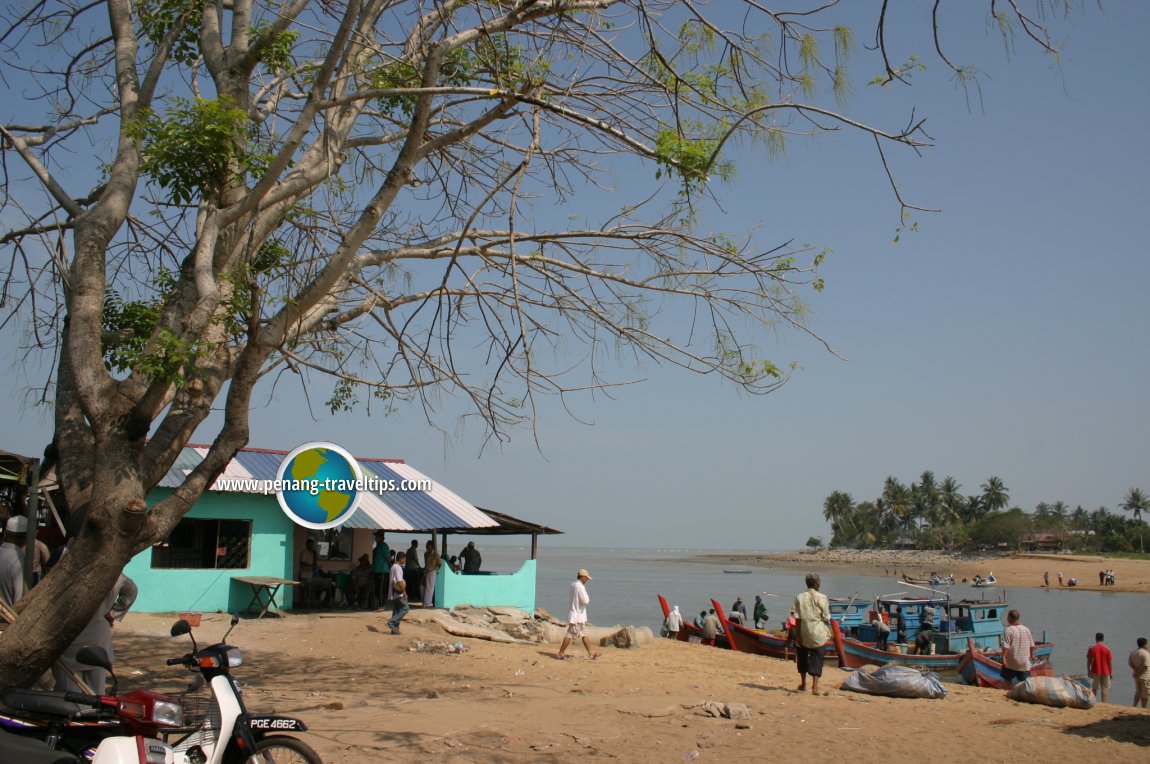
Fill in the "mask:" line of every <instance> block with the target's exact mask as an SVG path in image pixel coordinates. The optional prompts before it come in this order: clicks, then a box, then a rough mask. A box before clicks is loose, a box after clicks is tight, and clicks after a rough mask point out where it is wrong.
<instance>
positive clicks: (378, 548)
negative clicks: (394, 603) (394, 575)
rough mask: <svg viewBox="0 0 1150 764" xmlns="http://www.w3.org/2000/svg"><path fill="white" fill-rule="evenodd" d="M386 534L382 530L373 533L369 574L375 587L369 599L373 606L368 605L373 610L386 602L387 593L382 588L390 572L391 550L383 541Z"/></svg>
mask: <svg viewBox="0 0 1150 764" xmlns="http://www.w3.org/2000/svg"><path fill="white" fill-rule="evenodd" d="M385 538H386V534H385V533H384V532H383V531H382V530H378V531H376V532H375V549H374V550H372V553H371V572H372V575H373V576H375V586H373V587H372V593H371V599H372V600H374V601H375V604H374V605H372V603H370V602H369V603H368V605H369V606H371V607H374V608H375V609H377V610H378V609H380V608H382V607H383V603H384V602H385V601H386V597H387V591H386V590H385V589H384V587H385V586H386V585H387V574H388V572H389V571H390V570H391V563H390V558H391V548H390V547H388V545H387V542H386V541H384V539H385Z"/></svg>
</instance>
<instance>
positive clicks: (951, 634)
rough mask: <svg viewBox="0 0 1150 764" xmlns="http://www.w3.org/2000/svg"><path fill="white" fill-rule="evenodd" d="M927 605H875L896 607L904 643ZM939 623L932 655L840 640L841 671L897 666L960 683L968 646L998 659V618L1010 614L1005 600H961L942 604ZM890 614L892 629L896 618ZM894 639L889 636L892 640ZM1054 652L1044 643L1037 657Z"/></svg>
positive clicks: (916, 601)
mask: <svg viewBox="0 0 1150 764" xmlns="http://www.w3.org/2000/svg"><path fill="white" fill-rule="evenodd" d="M929 602H930V601H929V600H925V599H922V598H895V597H891V596H887V597H885V598H884V597H880V598H879V600H878V602H877V604H878V605H879V606H880V607H883V608H893V607H895V606H897V607H899V608H900V609H901V611H902V614H903V616H904V618H905V620H906V625H907V629H906V631H907V636H908V639H909V638H911V637H912V635H915V634H917V633H918V631H919V624H920V622H921V620H922V609H923V607H924V606H926V605H928V604H929ZM938 604H940V605H941V613H942V617H941V619H940V620H939V622H938V623H936V624H935V628H934V629H933V639H932V640H931V645H932V647H933V649H934V652H933V654H931V655H913V654H909V653H908V650H909V648H910V645H906V644H897V643H896V644H894V645H893V646H891V648H890V649H887V650H880V649H879V648H878V647H876V646H875V645H873V644H868V643H866V642H864V641H862V640H860V639H854V638H851V637H849V636H843V637H842V646H841V652H840V656H839V659H840V665H842V666H843V667H844V668H860V667H862V666H865V665H874V666H886V665H888V664H897V665H903V666H914V667H916V668H921V669H927V670H930V671H934V672H936V673H938V674H940V675H942V676H943V677H944V678H947V679H950V680H952V681H958V680H959V677H960V676H961V674H960V672H959V668H958V664H959V663H960V661H961V660H962V659H963V656H964V655H965V654H966V651H967V649H968V644H969V642H973V643H974V645H975V647H976V649H978V650H981V651H982V653H981V654H982V655H985V656H986V657H987V658H989V659H992V660H993V659H998V658H1000V657H1001V655H1002V651H1001V649H1000V647H999V645H1000V644H1001V639H1002V635H1003V633H1004V631H1005V627H1004V626H1003V625H1002V621H1001V619H1002V617H1003V616H1005V615H1006V613H1007V611H1008V609H1009V608H1008V605H1007V604H1006V602H1005V601H1004V600H999V601H985V600H960V601H958V602H942V603H938ZM884 612H890V613H891V615H890V618H891V623H892V625H893V623H894V619H895V615H894V613H893V612H891V611H889V610H884ZM873 630H874V627H873V626H865V627H862V628H860V629H859V635H860V636H861V637H862V638H863V639H865V638H867V637H868V636H869V635H870V633H871V632H872V631H873ZM893 636H894V635H893V634H892V637H893ZM1053 651H1054V645H1052V644H1051V643H1049V642H1047V641H1045V639H1043V641H1042V642H1039V643H1038V645H1037V648H1036V652H1037V655H1038V657H1040V658H1048V657H1049V656H1050V655H1051V653H1053Z"/></svg>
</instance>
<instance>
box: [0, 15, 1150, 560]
mask: <svg viewBox="0 0 1150 764" xmlns="http://www.w3.org/2000/svg"><path fill="white" fill-rule="evenodd" d="M975 21H977V22H978V23H973V24H970V25H969V28H958V27H952V30H953V34H954V35H956V36H955V37H952V46H953V50H955V51H956V57H957V58H958V59H960V60H961V61H964V62H965V61H976V62H978V64H979V65H980V67H981V68H982V69H983V70H984V71H985V72H986V74H987V75H988V77H987V78H984V80H983V86H982V106H981V107H980V106H979V105H978V104H977V103H975V104H974V106H973V108H968V104H967V100H966V98H965V97H964V95H963V93H962V92H961V91H960V90H958V89H956V88H955V87H954V86H953V85H952V84H951V82H950V78H949V77H948V76H947V75H946V73H945V72H944V71H942V66H941V65H940V64H938V63H937V62H936V61H934V60H929V61H928V63H929V66H930V68H928V70H927V72H926V73H924V74H922V75H921V76H919V77H917V78H916V85H915V87H913V88H910V89H909V90H906V89H901V88H892V89H890V90H889V91H883V92H876V89H875V88H868V87H866V85H865V84H864V83H865V82H866V81H867V80H869V79H870V78H871V77H872V76H873V74H874V72H873V71H872V70H870V69H868V68H866V67H865V66H864V65H860V64H856V65H855V70H854V75H855V77H854V79H855V83H856V87H855V90H856V92H855V94H854V96H853V97H852V107H853V108H858V109H859V113H861V114H862V115H863V116H864V117H866V118H868V119H873V120H876V121H877V120H882V121H883V122H884V124H886V125H901V122H902V119H903V117H902V116H901V115H904V114H905V113H906V110H907V108H908V106H909V105H910V104H915V105H917V107H918V113H919V115H920V116H927V117H928V122H927V129H928V131H929V132H930V133H931V135H932V136H933V137H934V138H935V139H936V141H937V146H936V147H935V148H932V149H930V150H928V151H927V152H926V155H925V157H923V158H921V159H912V158H911V157H909V156H904V155H898V156H897V157H896V159H895V169H896V171H897V172H898V179H899V182H900V187H901V188H902V189H903V191H904V193H905V194H906V195H907V196H908V197H909V198H910V199H911V200H912V201H914V202H916V203H921V204H923V205H924V206H929V207H940V208H942V210H943V211H942V212H941V213H937V214H930V215H926V214H919V215H916V216H915V220H916V221H918V223H919V231H918V233H915V234H909V235H903V236H902V238H901V241H900V242H899V243H898V244H893V243H892V239H893V238H894V233H895V227H896V225H897V223H898V209H897V205H896V203H895V201H894V199H893V198H892V195H891V193H890V191H889V189H888V188H887V187H886V185H885V180H884V178H883V176H882V169H881V167H880V165H879V164H878V161H877V158H876V157H875V155H874V152H873V150H872V149H871V148H870V144H869V142H868V141H867V140H863V139H861V138H859V137H858V136H850V135H846V134H841V135H835V136H829V137H824V138H822V139H819V140H818V141H817V142H816V143H808V144H802V143H799V142H798V141H792V142H791V143H790V144H789V146H788V150H787V153H786V156H785V157H784V158H783V159H782V160H780V161H777V162H767V160H766V159H765V158H764V157H762V156H758V155H755V154H753V153H750V152H748V151H744V152H742V153H740V154H739V155H738V178H737V179H736V180H735V181H734V182H732V183H730V184H728V185H726V186H722V187H719V188H718V189H717V192H716V193H717V196H718V198H719V205H718V207H715V208H708V209H706V210H705V213H706V214H705V216H704V218H703V225H704V226H705V227H712V228H714V229H723V230H736V231H738V230H746V229H748V228H751V227H752V226H756V225H758V226H760V227H761V228H760V231H759V234H758V235H759V241H760V243H762V244H765V245H766V244H770V243H771V242H777V241H782V240H784V239H788V238H791V237H794V238H795V239H796V240H797V241H799V242H810V243H812V244H814V245H817V246H820V247H830V248H832V249H833V250H834V254H833V255H832V256H831V257H829V258H828V260H827V263H826V265H825V266H824V268H823V271H822V275H823V277H824V278H825V279H826V282H827V288H826V290H825V291H824V292H822V293H821V294H818V295H815V296H813V297H812V298H810V300H809V303H810V307H811V318H810V326H811V328H812V329H813V330H814V331H815V332H817V333H818V334H819V335H820V336H821V337H823V338H824V339H826V340H827V342H828V343H829V344H830V345H831V347H833V348H834V349H835V351H836V352H837V353H838V354H839V355H841V356H842V358H838V357H835V356H834V355H831V354H829V353H827V352H826V351H825V350H824V349H822V348H821V346H819V345H818V343H816V342H813V341H812V340H810V339H809V338H806V337H803V336H801V335H798V334H795V333H793V332H790V333H786V332H784V333H781V334H780V335H778V336H777V337H775V336H769V337H767V338H766V339H765V340H764V341H763V342H762V343H761V347H762V349H763V350H764V351H765V352H766V353H767V354H768V355H770V357H772V358H773V359H775V360H777V361H782V362H787V361H790V360H795V361H798V362H799V364H800V365H801V370H800V371H799V372H797V373H796V374H795V376H794V378H793V379H792V381H791V382H790V383H789V384H787V385H786V386H785V387H784V388H783V389H782V390H780V391H778V392H776V393H774V394H771V395H768V396H766V397H753V396H748V395H746V394H742V393H739V392H738V391H736V390H735V389H733V388H732V387H730V386H727V385H723V384H721V383H719V382H718V381H717V380H714V379H709V378H697V377H693V376H691V375H688V374H686V373H684V372H680V371H677V370H674V369H660V368H656V367H648V368H646V369H644V370H643V376H645V377H646V378H647V381H646V382H645V383H644V384H641V385H637V386H633V387H629V388H623V389H619V390H617V391H615V392H614V393H613V394H612V396H613V397H610V398H609V397H607V396H604V395H597V396H594V397H593V398H592V397H588V398H586V399H583V400H578V401H576V402H575V403H574V405H573V410H574V411H575V413H576V414H577V415H578V416H579V418H580V419H581V420H583V422H590V423H591V424H590V425H588V424H584V423H582V422H580V421H577V420H576V419H573V418H572V417H571V416H570V415H568V414H567V413H566V412H565V411H564V409H563V408H562V407H561V406H559V405H558V402H551V403H548V404H546V405H544V406H543V408H542V409H541V416H540V419H539V421H538V423H537V436H538V444H537V443H536V442H535V440H534V437H533V434H532V432H530V431H528V430H523V431H517V432H515V433H514V434H513V436H514V437H513V440H512V442H511V443H510V444H506V445H504V446H502V447H499V446H495V447H492V446H489V447H488V448H486V449H483V450H482V453H480V452H481V446H482V436H483V433H482V431H481V430H480V429H479V428H477V427H469V428H467V429H464V430H462V431H459V430H457V429H456V427H455V423H454V422H453V421H452V420H451V419H450V417H448V418H446V419H441V420H440V421H439V424H440V425H441V427H442V428H443V430H444V431H445V432H446V434H444V432H443V431H435V430H432V429H430V428H429V427H428V426H427V424H426V422H425V420H424V419H423V417H422V414H421V412H420V411H418V410H416V409H414V408H413V409H409V410H404V411H401V412H399V413H398V414H395V415H392V416H389V417H382V416H378V415H373V416H371V417H370V418H369V417H365V416H361V415H341V416H338V417H331V416H329V415H327V414H326V412H325V411H323V410H322V400H323V399H324V398H325V397H326V396H323V395H319V396H315V397H314V398H313V402H314V403H316V404H317V407H316V410H315V412H314V417H313V416H308V415H307V414H306V413H305V410H304V405H303V402H302V398H301V396H300V395H299V393H298V391H297V390H295V389H289V388H287V387H285V388H281V389H280V390H278V391H277V392H276V394H275V398H274V400H271V401H268V400H267V397H266V396H267V394H268V392H269V391H266V390H265V391H264V393H265V396H263V397H259V396H257V397H258V400H259V402H260V406H261V408H260V409H259V410H257V411H254V412H253V416H252V423H253V424H252V439H251V445H252V446H256V447H265V448H283V449H290V448H293V447H294V446H296V445H298V444H300V443H303V442H306V441H309V440H330V441H334V442H337V443H339V444H340V445H343V446H344V447H346V448H348V449H349V450H350V451H352V452H353V453H357V454H362V455H365V456H376V457H401V458H404V459H406V460H407V461H408V462H409V463H411V464H412V465H414V466H415V467H416V468H418V469H420V470H422V471H424V472H425V473H427V474H429V475H431V476H432V477H434V478H435V479H436V480H438V481H440V482H442V483H444V484H445V485H447V486H448V487H450V488H451V489H453V490H454V491H456V492H457V493H459V494H461V495H462V496H464V497H466V498H468V499H470V500H471V501H473V502H474V503H476V504H479V505H480V506H488V507H491V508H493V509H498V510H501V511H505V512H508V513H511V514H513V515H518V516H521V517H524V518H528V519H531V520H534V521H537V522H541V523H544V524H547V525H551V526H554V527H556V528H559V529H562V530H564V531H566V532H567V534H568V535H566V536H564V537H559V540H556V541H555V542H548V543H561V544H564V545H593V546H617V545H625V546H658V547H695V548H759V549H780V548H792V547H797V546H801V545H802V544H803V543H804V542H805V541H806V539H807V537H808V536H811V535H821V536H823V537H824V538H826V537H829V530H828V529H827V527H826V525H825V523H824V522H823V520H822V502H823V499H824V498H825V497H826V496H827V494H829V493H830V492H831V491H833V490H843V491H847V492H849V493H851V494H852V495H853V496H854V497H855V499H856V500H862V499H869V498H874V497H875V496H877V495H878V493H879V492H880V490H881V486H882V481H883V479H884V478H885V477H886V476H887V475H893V476H895V477H897V478H899V479H901V480H903V481H904V482H910V481H912V480H916V479H917V477H918V475H919V474H920V473H921V472H922V471H923V470H928V469H929V470H932V471H933V472H934V473H935V475H936V476H937V477H938V478H940V479H941V478H942V477H943V476H946V475H952V476H954V477H955V478H956V479H957V480H958V481H959V482H960V483H961V484H962V486H963V492H964V493H978V492H979V485H980V484H981V483H982V482H983V481H984V480H985V479H986V478H987V477H988V476H990V475H997V476H999V477H1001V478H1002V479H1003V480H1004V482H1005V484H1006V486H1007V488H1008V490H1009V492H1010V496H1011V499H1012V502H1013V503H1014V504H1016V505H1018V506H1021V507H1023V508H1025V509H1027V510H1032V509H1033V507H1034V505H1035V504H1036V503H1038V502H1040V501H1047V502H1053V501H1059V500H1061V501H1065V502H1067V503H1068V504H1069V505H1070V506H1071V507H1073V506H1075V505H1078V504H1081V505H1083V506H1085V507H1086V508H1088V509H1094V508H1096V507H1098V506H1100V505H1106V506H1108V507H1110V508H1111V509H1116V507H1117V505H1118V503H1119V502H1120V501H1121V499H1122V496H1123V495H1124V493H1125V492H1126V490H1127V489H1129V488H1130V487H1132V486H1140V487H1142V488H1143V489H1150V457H1148V454H1150V449H1147V447H1146V437H1147V426H1148V425H1150V416H1148V414H1150V406H1148V403H1147V394H1146V389H1147V385H1146V382H1147V379H1150V353H1148V352H1147V350H1146V344H1147V335H1148V333H1150V332H1148V331H1147V330H1148V329H1150V308H1148V306H1147V288H1148V287H1150V258H1148V257H1147V254H1148V253H1147V244H1146V242H1147V241H1148V240H1150V231H1148V230H1147V228H1148V223H1147V218H1148V216H1150V190H1148V180H1150V151H1148V150H1147V148H1146V143H1145V138H1144V132H1145V130H1146V126H1147V125H1148V124H1150V99H1148V98H1147V84H1146V83H1147V82H1148V81H1150V67H1148V65H1147V58H1146V55H1145V53H1144V52H1143V50H1144V49H1143V41H1142V39H1141V38H1142V37H1143V36H1144V34H1145V30H1146V29H1150V3H1142V2H1134V1H1132V0H1126V1H1125V2H1121V1H1120V2H1111V3H1107V4H1106V7H1105V10H1104V11H1098V10H1097V9H1096V8H1094V7H1093V6H1090V7H1088V8H1087V9H1086V11H1085V12H1084V13H1077V14H1076V15H1075V17H1074V18H1073V20H1072V23H1070V24H1069V25H1067V24H1062V23H1060V22H1059V23H1055V27H1056V28H1057V29H1059V33H1058V35H1057V36H1058V38H1059V39H1064V40H1065V43H1066V44H1065V48H1064V53H1063V60H1062V66H1061V69H1060V70H1055V69H1053V68H1052V67H1051V62H1050V60H1049V59H1047V58H1044V57H1042V56H1041V55H1039V54H1038V52H1037V51H1036V50H1035V49H1034V48H1032V47H1029V46H1027V45H1024V44H1021V43H1020V44H1019V45H1018V49H1017V51H1016V52H1015V54H1014V55H1012V56H1010V57H1009V59H1008V58H1007V56H1006V55H1005V54H1004V50H1003V46H1002V43H1001V41H1000V40H999V39H998V38H997V36H996V35H995V34H994V33H990V32H987V30H986V29H985V28H984V26H983V25H982V23H981V21H982V19H981V18H980V17H978V16H977V14H975ZM1063 35H1065V36H1063ZM859 37H860V42H863V41H864V40H863V39H862V38H863V37H864V35H863V33H862V32H861V31H859ZM904 42H905V40H904ZM925 45H926V40H925V38H921V39H920V40H919V41H918V47H919V49H921V48H924V47H925ZM903 50H904V51H908V52H915V51H914V49H913V48H912V46H910V45H909V44H904V45H903ZM891 115H899V116H897V117H892V116H891ZM6 360H7V361H8V362H9V363H15V359H14V357H13V356H12V355H11V354H10V351H9V355H8V356H7V358H6ZM4 365H5V366H7V365H8V364H4ZM6 376H7V386H8V389H9V394H8V398H7V403H6V408H7V409H8V410H9V411H10V412H11V413H10V416H11V417H12V419H14V420H15V423H16V425H17V427H16V428H14V430H13V431H10V434H9V437H8V438H6V439H5V443H4V445H3V447H4V448H7V449H9V450H17V451H24V452H31V453H38V452H39V451H40V450H41V449H42V447H43V444H44V443H45V442H46V441H47V439H48V437H49V435H48V433H49V426H48V422H47V421H46V420H45V417H44V415H43V413H42V412H37V411H31V410H25V411H22V410H21V408H22V402H23V400H24V399H23V395H22V391H21V388H22V386H23V385H24V384H26V378H25V377H24V376H23V375H22V374H21V373H20V369H19V368H15V369H11V370H9V371H8V372H7V374H6ZM265 403H266V406H264V404H265ZM448 408H449V409H450V405H449V406H448ZM198 440H200V441H201V442H202V441H206V440H210V433H207V432H205V433H201V435H200V437H199V438H198Z"/></svg>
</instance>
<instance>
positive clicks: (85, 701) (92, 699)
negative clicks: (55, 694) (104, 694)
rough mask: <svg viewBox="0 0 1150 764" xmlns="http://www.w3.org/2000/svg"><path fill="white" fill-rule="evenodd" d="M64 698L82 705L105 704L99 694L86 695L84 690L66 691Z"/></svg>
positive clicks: (97, 705) (94, 706)
mask: <svg viewBox="0 0 1150 764" xmlns="http://www.w3.org/2000/svg"><path fill="white" fill-rule="evenodd" d="M64 700H66V701H68V702H69V703H76V704H79V705H81V706H92V707H93V708H99V707H100V706H101V705H103V702H102V700H101V697H100V696H99V695H85V694H84V693H82V692H66V693H64Z"/></svg>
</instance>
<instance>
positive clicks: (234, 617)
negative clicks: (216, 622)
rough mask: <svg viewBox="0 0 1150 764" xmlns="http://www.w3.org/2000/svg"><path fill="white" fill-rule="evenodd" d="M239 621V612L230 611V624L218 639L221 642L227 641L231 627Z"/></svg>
mask: <svg viewBox="0 0 1150 764" xmlns="http://www.w3.org/2000/svg"><path fill="white" fill-rule="evenodd" d="M239 622H240V614H239V613H232V625H231V626H229V627H228V630H227V631H226V632H225V633H224V638H223V639H221V640H220V641H221V642H227V641H228V635H229V634H231V633H232V629H234V628H235V627H236V624H237V623H239Z"/></svg>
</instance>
